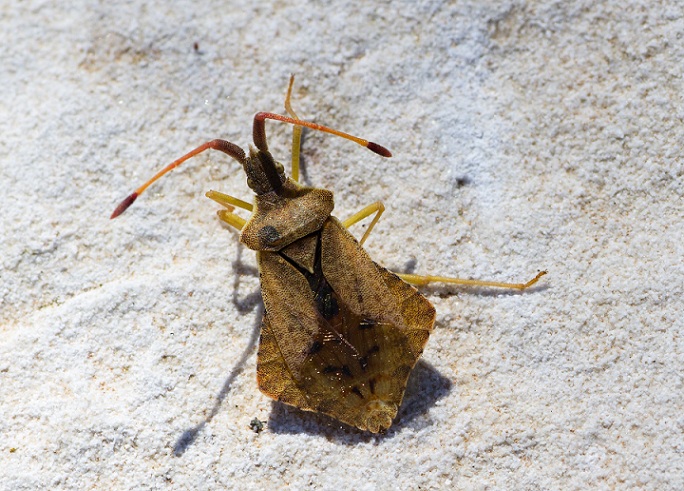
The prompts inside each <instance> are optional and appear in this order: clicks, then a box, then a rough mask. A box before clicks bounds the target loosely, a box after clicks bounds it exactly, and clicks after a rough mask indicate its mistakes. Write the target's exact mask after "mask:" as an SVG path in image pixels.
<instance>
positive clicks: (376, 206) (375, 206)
mask: <svg viewBox="0 0 684 491" xmlns="http://www.w3.org/2000/svg"><path fill="white" fill-rule="evenodd" d="M384 211H385V205H383V204H382V201H376V202H375V203H371V204H370V205H368V206H366V207H365V208H364V209H362V210H361V211H359V212H358V213H356V214H354V215H352V216H350V217H349V218H347V219H346V220H345V221H343V222H342V225H344V226H345V228H349V227H351V226H352V225H354V224H355V223H358V222H360V221H361V220H363V219H364V218H366V217H369V216H371V215H372V214H373V213H375V217H373V220H372V221H371V223H370V225H368V230H366V233H364V234H363V237H361V240H360V241H359V244H361V245H363V243H364V242H366V239H367V238H368V236H369V235H370V233H371V230H373V227H375V224H376V223H378V220H380V215H382V213H383V212H384Z"/></svg>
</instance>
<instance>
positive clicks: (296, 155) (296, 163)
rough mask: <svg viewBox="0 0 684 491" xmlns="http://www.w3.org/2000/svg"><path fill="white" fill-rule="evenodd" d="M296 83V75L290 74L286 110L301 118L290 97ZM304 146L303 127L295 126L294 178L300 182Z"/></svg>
mask: <svg viewBox="0 0 684 491" xmlns="http://www.w3.org/2000/svg"><path fill="white" fill-rule="evenodd" d="M293 84H294V75H290V85H288V87H287V95H286V96H285V111H287V114H289V115H290V117H291V118H294V119H299V117H298V116H297V113H295V112H294V110H293V109H292V105H291V104H290V99H291V97H292V85H293ZM301 146H302V127H301V126H295V127H294V128H293V130H292V171H291V175H292V180H293V181H296V182H299V150H300V148H301Z"/></svg>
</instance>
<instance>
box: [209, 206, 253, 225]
mask: <svg viewBox="0 0 684 491" xmlns="http://www.w3.org/2000/svg"><path fill="white" fill-rule="evenodd" d="M230 208H233V207H232V206H231V207H230ZM233 209H235V208H233ZM229 210H230V209H228V210H219V211H217V212H216V214H217V215H218V217H219V218H220V219H221V221H222V222H225V223H227V224H228V225H230V226H231V227H235V228H236V229H238V230H242V227H244V226H245V223H247V220H245V219H244V218H242V217H241V216H240V215H236V214H235V213H233V212H232V211H229Z"/></svg>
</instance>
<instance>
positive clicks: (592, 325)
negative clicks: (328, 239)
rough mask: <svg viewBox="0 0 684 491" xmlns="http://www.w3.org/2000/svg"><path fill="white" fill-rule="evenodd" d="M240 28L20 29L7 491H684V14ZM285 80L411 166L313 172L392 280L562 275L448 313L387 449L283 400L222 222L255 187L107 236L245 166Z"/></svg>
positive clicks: (3, 176) (0, 20)
mask: <svg viewBox="0 0 684 491" xmlns="http://www.w3.org/2000/svg"><path fill="white" fill-rule="evenodd" d="M245 3H248V2H210V1H203V0H200V1H193V2H190V1H188V2H156V1H152V2H141V1H130V2H126V3H120V4H118V5H111V6H110V5H109V2H100V3H88V2H78V1H76V2H53V1H40V0H29V1H24V2H5V3H4V4H3V5H2V6H1V7H0V44H1V45H2V52H1V53H0V188H1V189H2V193H3V200H2V211H1V212H0V251H1V255H0V280H1V281H0V322H1V324H0V435H1V438H0V488H2V489H8V490H10V489H11V490H20V489H110V490H114V489H117V490H118V489H247V490H249V489H286V488H287V489H326V490H327V489H331V490H332V489H357V490H366V489H367V490H371V489H451V488H457V489H515V490H526V489H658V490H663V489H682V488H683V487H684V412H683V409H684V402H683V401H684V399H683V398H684V388H683V385H682V373H683V371H682V368H683V362H684V338H683V337H682V331H683V328H684V322H683V321H682V313H683V310H684V309H683V307H684V302H683V300H682V293H683V290H684V267H683V264H682V257H683V255H684V246H683V245H682V238H683V236H684V226H683V224H682V217H683V214H684V205H683V195H684V185H683V184H682V182H683V177H684V176H683V166H682V158H681V156H680V154H681V146H682V144H683V143H684V129H683V128H684V127H683V126H682V119H683V117H684V105H683V104H682V92H683V90H684V82H683V80H682V75H683V71H684V17H683V16H684V7H683V6H682V3H681V2H666V1H654V0H632V1H617V0H615V1H596V0H592V1H575V2H556V1H537V2H534V1H530V2H525V1H493V0H485V1H482V0H469V1H452V2H435V1H422V2H421V1H419V2H415V1H406V2H399V1H395V2H391V3H390V2H376V3H375V4H372V3H371V2H358V3H354V2H332V3H329V2H291V1H277V2H268V1H266V2H254V3H255V4H258V6H255V7H249V6H245ZM361 5H363V6H361ZM193 43H198V45H199V50H198V51H195V50H194V49H193ZM290 73H295V74H296V75H297V77H298V78H297V86H296V90H295V100H294V102H295V106H296V108H297V109H298V111H299V113H300V115H301V116H302V117H306V118H308V119H313V120H315V121H318V122H321V123H325V124H328V125H331V126H334V127H336V128H339V129H342V130H345V131H348V132H351V133H355V134H359V135H361V136H364V137H368V138H370V139H373V140H375V141H378V142H380V143H382V144H384V145H386V146H388V147H389V148H390V149H391V150H392V151H393V152H394V158H392V159H391V160H383V159H381V158H379V157H376V156H374V155H373V154H371V153H369V152H368V151H366V150H364V149H362V148H360V147H356V146H355V145H354V144H352V143H349V142H346V141H343V140H340V139H336V138H333V137H329V136H326V135H320V134H313V133H311V132H309V133H307V135H306V140H305V147H304V148H305V149H304V163H305V174H304V177H305V182H307V183H309V184H312V185H318V186H323V187H326V188H330V189H332V190H334V191H335V192H336V200H337V211H336V213H337V214H338V215H339V216H341V217H346V216H349V214H351V213H353V212H354V211H356V210H358V209H360V208H361V207H362V206H363V205H365V204H368V203H370V202H372V201H375V200H378V199H379V200H382V201H383V202H384V203H385V205H386V206H387V213H386V214H385V216H384V217H383V219H382V221H381V222H380V224H379V226H378V227H377V228H376V231H375V232H374V234H373V236H372V237H371V239H370V240H369V242H368V244H367V246H368V247H367V248H368V250H369V252H370V253H371V254H372V255H373V256H374V258H376V259H377V260H378V261H379V262H381V263H383V264H385V265H386V266H388V267H390V268H393V269H395V270H397V271H415V272H417V273H427V272H431V273H445V274H453V275H463V276H467V277H481V278H490V279H497V280H514V281H516V280H526V279H527V278H529V277H531V276H533V275H534V274H535V273H536V272H537V270H540V269H548V271H549V276H548V277H547V278H546V279H545V281H544V282H543V283H542V284H541V286H540V287H539V288H536V289H534V290H533V291H529V292H526V293H524V294H517V293H505V292H496V291H491V290H475V291H473V290H466V289H462V288H455V287H440V286H435V287H431V288H426V289H424V291H425V294H426V295H427V296H428V298H430V300H431V301H432V302H433V303H434V304H435V306H436V307H437V310H438V316H437V324H436V327H435V332H434V335H433V336H432V338H431V339H430V341H429V343H428V346H427V349H426V351H425V354H424V358H423V360H424V361H423V362H422V363H421V364H420V365H419V366H418V368H417V370H416V371H415V373H414V376H413V377H412V379H411V382H410V384H409V389H408V392H407V396H406V400H405V404H404V406H403V407H402V410H401V411H400V414H399V418H398V420H397V421H396V423H395V425H394V426H393V427H392V429H391V430H390V431H389V433H388V434H387V435H385V436H369V435H367V434H362V433H360V432H357V431H355V430H352V429H350V428H347V427H340V426H339V425H337V424H335V423H334V422H332V421H331V420H330V419H327V418H325V417H321V416H317V415H315V414H311V413H302V412H299V411H297V410H293V409H290V408H286V407H283V406H282V405H279V404H276V403H272V402H271V401H270V400H269V399H267V398H266V397H265V396H263V395H261V394H260V393H259V391H258V390H257V388H256V383H255V376H254V372H255V354H256V353H255V351H256V348H255V343H256V339H257V336H258V332H257V330H258V326H259V322H260V316H261V313H262V310H261V309H262V308H261V306H260V299H259V287H258V278H257V276H256V270H255V262H254V257H253V253H252V252H251V251H249V250H247V249H244V248H242V247H241V246H239V245H238V243H237V239H236V234H235V233H234V232H233V231H231V230H228V229H224V228H222V227H221V226H220V225H219V223H218V220H217V218H216V217H215V214H214V212H215V210H216V209H217V206H216V205H215V204H214V203H212V202H210V201H209V200H207V199H205V198H203V196H202V193H203V192H204V191H206V190H208V189H210V188H214V189H218V190H222V191H226V192H229V193H231V194H235V195H237V196H241V197H244V198H248V197H249V196H250V194H249V191H248V189H247V188H246V186H245V182H244V176H243V175H241V171H240V170H239V168H238V166H237V165H236V164H235V163H234V162H233V161H231V160H229V159H228V158H224V157H222V156H221V155H217V154H207V155H206V156H203V157H200V158H198V159H196V160H195V161H194V162H193V163H192V164H190V165H187V166H186V167H185V168H184V169H182V170H179V171H178V172H175V173H174V174H173V175H172V176H169V177H168V178H167V179H166V180H165V181H164V182H162V183H159V185H157V186H155V187H154V188H153V189H151V191H150V192H149V193H148V194H147V195H145V196H144V198H141V199H140V200H139V201H138V203H136V205H135V206H134V207H133V208H131V210H129V212H128V213H127V214H126V215H125V216H124V217H122V218H120V219H118V220H117V221H115V222H112V221H109V219H108V217H109V214H110V213H111V211H112V209H113V208H114V206H115V205H116V203H117V202H118V201H119V200H120V199H122V198H123V197H124V196H125V195H126V194H128V193H129V192H131V191H132V189H133V188H134V187H136V186H137V185H139V184H140V183H141V182H142V180H144V179H145V178H147V177H149V176H150V175H151V174H152V173H153V172H154V171H156V170H157V169H158V168H159V167H160V166H161V165H164V164H166V163H168V162H170V161H171V160H173V159H174V158H176V157H177V156H180V155H181V154H183V153H184V152H186V151H188V150H189V149H191V148H193V147H194V146H196V145H198V144H200V143H202V142H204V141H206V140H207V139H210V138H214V137H223V138H226V139H230V140H232V141H234V142H236V143H238V144H240V145H242V146H245V147H246V145H247V144H248V143H249V141H250V134H251V118H252V115H253V114H254V113H255V112H257V111H260V110H271V111H282V102H283V97H284V92H285V88H286V84H287V79H288V77H289V75H290ZM268 132H269V136H270V141H271V142H272V144H271V147H272V149H273V151H274V153H275V154H276V155H278V156H281V157H282V160H284V161H287V159H288V158H289V148H288V139H289V135H290V128H289V127H286V126H285V125H278V124H275V123H273V124H269V126H268ZM362 230H363V228H362V227H361V226H359V227H357V228H356V229H355V231H356V233H357V234H359V233H360V232H362ZM255 417H256V418H259V419H261V420H263V421H265V422H266V426H265V431H264V432H262V433H260V434H256V433H254V432H253V431H252V430H251V429H250V428H249V422H250V421H251V420H252V419H253V418H255Z"/></svg>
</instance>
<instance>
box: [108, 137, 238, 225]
mask: <svg viewBox="0 0 684 491" xmlns="http://www.w3.org/2000/svg"><path fill="white" fill-rule="evenodd" d="M210 148H213V149H214V150H219V151H221V152H223V153H226V154H228V155H230V156H231V157H233V158H234V159H235V160H237V161H238V162H240V163H241V164H244V163H245V161H246V157H245V152H244V151H243V150H242V149H241V148H240V147H238V146H237V145H236V144H234V143H231V142H228V141H225V140H212V141H210V142H207V143H205V144H204V145H200V146H199V147H197V148H196V149H194V150H192V151H191V152H189V153H186V154H185V155H183V156H182V157H181V158H179V159H178V160H174V161H173V162H171V163H170V164H169V165H167V166H166V167H164V168H163V169H162V170H160V171H159V172H157V173H156V174H155V175H154V176H153V177H152V179H150V180H149V181H147V182H146V183H145V184H143V185H142V186H140V187H139V188H138V189H136V190H135V191H134V192H133V193H132V194H130V195H129V196H128V197H126V199H124V200H123V201H122V202H121V203H119V206H117V207H116V209H115V210H114V213H112V216H111V217H109V218H110V219H111V218H116V217H118V216H119V215H121V214H122V213H123V212H124V211H126V210H127V209H128V207H129V206H131V205H132V204H133V202H134V201H135V200H136V199H137V198H138V196H140V195H141V194H142V193H143V191H145V190H146V189H147V188H148V187H149V186H150V184H152V183H153V182H154V181H156V180H157V179H159V178H160V177H162V176H163V175H164V174H166V173H167V172H169V171H171V170H173V169H175V168H176V167H178V166H179V165H181V164H182V163H183V162H185V161H186V160H188V159H189V158H191V157H194V156H195V155H197V154H198V153H202V152H204V151H205V150H209V149H210Z"/></svg>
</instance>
